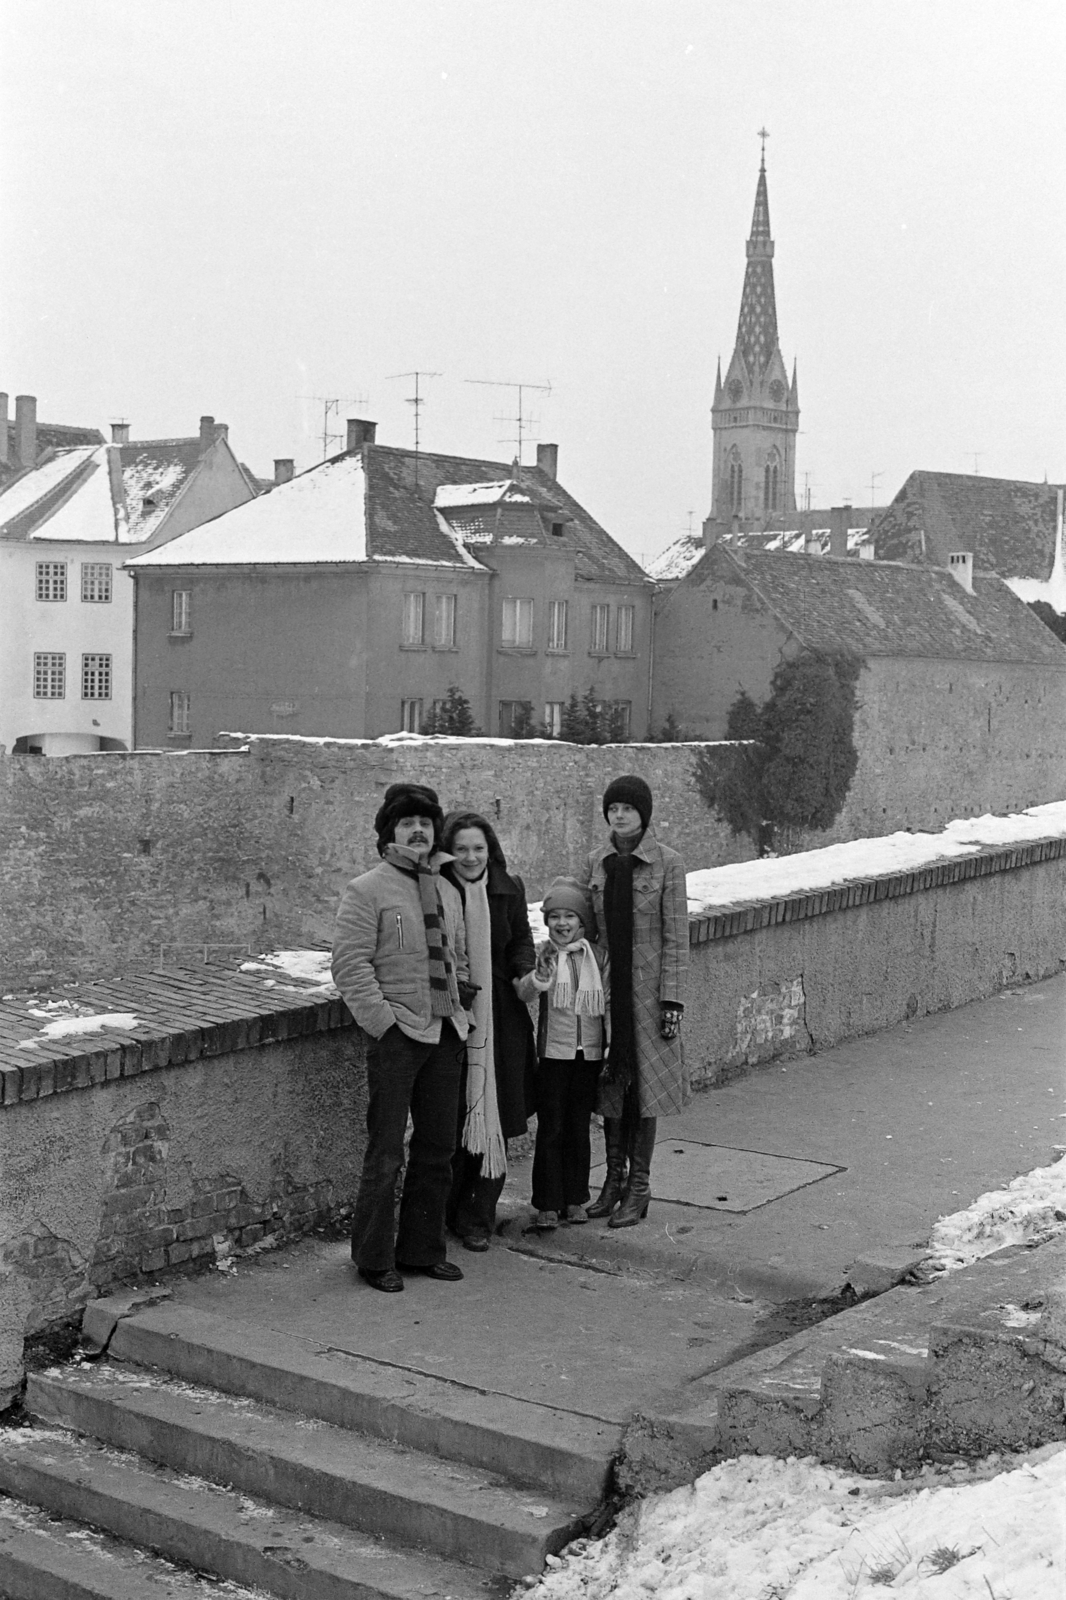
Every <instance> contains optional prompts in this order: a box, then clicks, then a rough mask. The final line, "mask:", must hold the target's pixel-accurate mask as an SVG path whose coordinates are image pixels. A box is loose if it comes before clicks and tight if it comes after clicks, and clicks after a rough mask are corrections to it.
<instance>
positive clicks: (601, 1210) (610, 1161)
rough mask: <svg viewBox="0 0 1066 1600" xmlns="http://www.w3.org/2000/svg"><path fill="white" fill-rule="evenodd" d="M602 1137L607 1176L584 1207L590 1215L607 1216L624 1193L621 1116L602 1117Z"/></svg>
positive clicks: (624, 1164) (624, 1153) (623, 1140)
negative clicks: (596, 1193)
mask: <svg viewBox="0 0 1066 1600" xmlns="http://www.w3.org/2000/svg"><path fill="white" fill-rule="evenodd" d="M603 1139H604V1143H605V1144H606V1146H607V1176H606V1178H605V1179H604V1182H603V1188H602V1189H601V1190H600V1192H599V1195H598V1196H597V1198H596V1199H595V1200H594V1201H593V1203H592V1205H590V1206H586V1207H585V1210H586V1212H587V1213H588V1215H589V1216H590V1217H609V1216H610V1214H611V1212H612V1211H613V1210H614V1208H615V1206H616V1205H617V1204H618V1202H619V1200H621V1198H622V1196H623V1194H624V1193H625V1187H626V1180H625V1169H626V1143H625V1136H624V1134H623V1131H622V1119H621V1117H604V1119H603Z"/></svg>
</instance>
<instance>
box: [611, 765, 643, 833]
mask: <svg viewBox="0 0 1066 1600" xmlns="http://www.w3.org/2000/svg"><path fill="white" fill-rule="evenodd" d="M613 805H624V806H632V807H633V810H634V811H639V812H640V820H641V822H642V823H643V824H644V826H645V827H647V826H648V823H649V822H650V821H651V807H652V798H651V790H650V789H649V788H648V785H647V784H646V783H645V782H644V779H643V778H641V777H639V776H638V774H637V773H635V772H627V773H626V774H625V776H624V777H621V778H615V779H613V780H612V782H610V783H609V784H608V785H607V788H606V789H605V790H604V794H603V815H604V819H606V817H607V812H608V809H609V808H610V807H611V806H613Z"/></svg>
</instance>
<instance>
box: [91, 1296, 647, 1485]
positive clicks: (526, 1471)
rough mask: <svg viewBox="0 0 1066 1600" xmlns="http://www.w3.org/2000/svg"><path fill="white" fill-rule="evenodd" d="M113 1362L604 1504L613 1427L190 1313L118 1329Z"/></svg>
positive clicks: (151, 1315)
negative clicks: (158, 1370) (130, 1363)
mask: <svg viewBox="0 0 1066 1600" xmlns="http://www.w3.org/2000/svg"><path fill="white" fill-rule="evenodd" d="M98 1305H100V1306H106V1302H98ZM108 1353H109V1355H111V1356H112V1357H116V1358H118V1359H120V1360H123V1361H133V1362H137V1363H139V1364H140V1365H141V1366H150V1367H158V1368H161V1369H162V1370H163V1371H166V1372H169V1373H172V1374H173V1375H174V1376H175V1377H178V1378H182V1379H184V1380H186V1381H188V1382H190V1383H197V1384H204V1385H206V1386H207V1387H209V1388H214V1389H222V1390H225V1391H226V1392H227V1393H229V1394H234V1395H246V1396H248V1397H250V1398H251V1399H255V1400H263V1401H265V1402H267V1403H268V1404H271V1405H274V1406H278V1407H281V1408H283V1409H285V1410H289V1411H295V1412H299V1413H300V1414H301V1415H303V1416H308V1417H317V1418H319V1419H320V1420H321V1421H323V1422H328V1423H331V1424H333V1425H334V1426H335V1427H339V1428H349V1429H352V1430H354V1431H355V1432H357V1433H364V1434H369V1435H371V1436H372V1437H374V1438H378V1439H386V1440H388V1441H390V1442H391V1443H393V1444H398V1445H402V1446H404V1447H405V1448H407V1449H412V1450H421V1451H425V1452H427V1453H428V1454H431V1455H436V1456H440V1457H443V1458H445V1459H447V1460H451V1461H462V1462H465V1463H467V1465H469V1466H475V1467H480V1468H482V1469H484V1470H485V1471H488V1472H494V1473H499V1474H500V1475H501V1476H503V1477H506V1478H508V1479H510V1480H511V1481H512V1482H513V1483H520V1484H526V1485H528V1486H530V1487H533V1488H536V1489H538V1490H539V1491H541V1492H544V1493H549V1494H554V1495H558V1496H561V1497H563V1498H567V1499H571V1498H573V1499H576V1501H577V1502H578V1503H579V1504H580V1505H583V1506H586V1507H588V1508H591V1507H592V1506H594V1505H595V1504H596V1503H597V1502H598V1501H599V1500H600V1499H601V1498H602V1496H603V1494H604V1492H605V1490H606V1488H607V1479H608V1474H609V1471H610V1464H611V1460H612V1458H613V1456H614V1455H615V1453H616V1451H617V1450H618V1447H619V1444H620V1442H621V1436H622V1429H621V1427H620V1426H616V1425H613V1424H611V1423H608V1422H603V1421H601V1420H600V1419H598V1418H595V1417H583V1416H577V1415H575V1414H574V1413H573V1412H570V1411H560V1410H557V1409H556V1408H555V1407H553V1406H545V1405H539V1404H533V1403H530V1402H528V1401H524V1400H516V1399H512V1398H511V1397H510V1396H508V1395H500V1394H488V1393H486V1392H485V1390H483V1389H476V1388H474V1387H473V1386H467V1385H463V1384H459V1383H454V1382H449V1381H447V1380H445V1379H442V1378H437V1377H433V1376H432V1375H430V1374H428V1373H420V1372H417V1371H412V1370H411V1369H410V1368H401V1367H398V1366H395V1365H392V1364H390V1363H387V1362H379V1361H373V1360H368V1359H366V1358H365V1357H362V1356H355V1355H350V1354H348V1353H347V1352H346V1351H340V1350H328V1349H327V1350H323V1349H322V1348H321V1347H318V1348H315V1347H313V1346H310V1345H309V1344H308V1343H307V1341H305V1340H301V1339H298V1338H294V1337H292V1336H290V1335H288V1334H283V1333H277V1332H275V1331H273V1330H272V1329H269V1328H257V1327H249V1326H248V1325H247V1324H246V1323H244V1322H235V1321H234V1320H233V1319H232V1318H225V1317H219V1316H214V1315H212V1314H211V1313H210V1312H207V1311H204V1310H202V1309H198V1308H196V1307H189V1306H183V1305H174V1304H168V1305H161V1306H156V1307H151V1308H148V1309H146V1310H144V1311H141V1312H139V1313H138V1314H136V1315H134V1316H129V1317H124V1318H122V1320H120V1321H118V1322H117V1324H116V1325H115V1330H114V1333H113V1334H112V1336H111V1341H110V1344H109V1346H108Z"/></svg>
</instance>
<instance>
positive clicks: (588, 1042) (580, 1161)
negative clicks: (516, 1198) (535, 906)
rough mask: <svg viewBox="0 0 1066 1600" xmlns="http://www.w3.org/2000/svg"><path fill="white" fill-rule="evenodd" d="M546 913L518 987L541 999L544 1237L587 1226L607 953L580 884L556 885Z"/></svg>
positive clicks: (539, 1183) (536, 1195)
mask: <svg viewBox="0 0 1066 1600" xmlns="http://www.w3.org/2000/svg"><path fill="white" fill-rule="evenodd" d="M541 910H542V912H543V915H544V920H545V922H546V923H547V926H548V937H547V939H546V940H545V941H544V942H543V943H542V944H540V945H539V946H538V948H537V964H536V966H535V968H534V969H533V971H532V972H530V973H527V975H526V976H525V977H524V978H521V979H517V980H516V988H517V990H518V994H519V997H520V998H521V999H523V1000H525V1001H527V1002H529V1001H532V1000H533V999H534V998H535V997H536V996H537V995H539V996H540V1018H539V1022H538V1026H537V1055H538V1058H539V1066H538V1071H537V1095H536V1109H537V1143H536V1148H535V1150H534V1154H533V1206H534V1209H535V1210H536V1213H537V1214H536V1218H535V1220H534V1226H535V1227H536V1228H537V1230H538V1231H542V1232H547V1231H549V1230H550V1229H552V1228H554V1227H556V1226H557V1224H558V1223H559V1221H560V1220H561V1219H562V1220H565V1221H567V1222H587V1221H588V1217H587V1215H586V1213H585V1206H586V1204H587V1202H588V1198H589V1168H590V1166H591V1161H592V1155H591V1147H590V1142H589V1124H590V1122H591V1118H592V1113H593V1111H594V1110H595V1109H596V1086H597V1083H598V1080H599V1075H600V1069H601V1067H602V1064H603V1054H604V1044H605V1030H604V1019H605V1016H606V1010H607V1004H606V997H605V978H606V964H607V953H606V951H605V950H603V949H601V948H600V947H599V946H596V945H593V944H592V943H591V940H592V938H593V937H594V935H595V932H596V926H595V919H594V917H593V914H592V906H591V903H590V901H589V898H588V896H587V895H586V893H585V891H584V889H583V888H582V887H581V885H580V883H578V881H577V879H576V878H556V879H555V882H554V883H553V884H552V885H551V888H550V889H549V890H548V893H547V894H546V895H545V897H544V903H543V905H542V907H541Z"/></svg>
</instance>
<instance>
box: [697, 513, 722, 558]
mask: <svg viewBox="0 0 1066 1600" xmlns="http://www.w3.org/2000/svg"><path fill="white" fill-rule="evenodd" d="M702 531H703V548H704V549H705V550H711V549H713V548H714V546H715V545H716V544H717V543H718V540H719V539H720V538H721V536H722V524H721V523H720V522H719V520H718V518H717V517H706V518H705V519H704V522H703V530H702Z"/></svg>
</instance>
